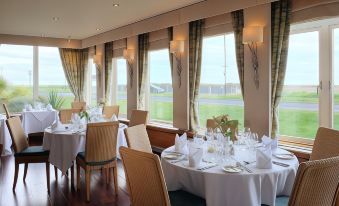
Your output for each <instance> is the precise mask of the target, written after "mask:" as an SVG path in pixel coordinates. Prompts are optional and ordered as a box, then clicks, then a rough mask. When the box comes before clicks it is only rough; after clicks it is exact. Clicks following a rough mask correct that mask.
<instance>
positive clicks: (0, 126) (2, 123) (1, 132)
mask: <svg viewBox="0 0 339 206" xmlns="http://www.w3.org/2000/svg"><path fill="white" fill-rule="evenodd" d="M0 144H2V145H3V150H2V154H1V156H5V155H10V154H12V149H11V146H12V139H11V136H10V134H9V131H8V128H7V125H6V116H5V115H1V114H0Z"/></svg>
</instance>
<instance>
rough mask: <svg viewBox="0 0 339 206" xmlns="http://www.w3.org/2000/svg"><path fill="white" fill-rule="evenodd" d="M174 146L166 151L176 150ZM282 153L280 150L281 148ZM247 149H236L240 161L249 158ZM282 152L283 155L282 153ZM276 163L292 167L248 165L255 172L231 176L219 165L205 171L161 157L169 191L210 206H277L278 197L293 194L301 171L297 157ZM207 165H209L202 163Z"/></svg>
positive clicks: (186, 162) (186, 163) (236, 155)
mask: <svg viewBox="0 0 339 206" xmlns="http://www.w3.org/2000/svg"><path fill="white" fill-rule="evenodd" d="M173 150H174V147H170V148H168V149H166V150H165V151H164V152H163V153H162V156H163V155H164V154H166V151H173ZM279 150H280V149H279ZM246 152H247V151H245V150H236V153H235V158H236V159H237V160H238V161H240V162H241V161H244V159H242V158H243V157H245V156H246V155H244V154H241V153H246ZM280 152H284V151H283V150H280ZM273 160H274V161H277V162H283V163H286V164H289V165H290V166H289V167H282V166H278V165H273V168H272V169H256V163H252V164H249V165H247V167H248V168H249V169H251V170H252V171H253V173H248V172H246V171H243V172H241V173H236V174H231V173H226V172H224V171H223V170H222V168H221V166H216V167H214V168H210V169H207V170H204V171H198V170H196V169H194V168H189V167H188V161H182V162H177V163H171V162H170V161H168V160H166V159H164V158H162V159H161V163H162V168H163V171H164V176H165V180H166V185H167V189H168V190H169V191H175V190H179V189H182V190H185V191H188V192H190V193H192V194H195V195H197V196H200V197H202V198H205V200H206V203H207V205H208V206H251V205H253V206H259V205H260V204H267V205H271V206H274V205H275V199H276V196H277V195H290V193H291V191H292V187H293V183H294V179H295V175H296V171H297V168H298V165H299V164H298V160H297V158H296V157H294V159H292V160H280V159H279V160H278V159H275V158H273ZM203 164H207V163H203Z"/></svg>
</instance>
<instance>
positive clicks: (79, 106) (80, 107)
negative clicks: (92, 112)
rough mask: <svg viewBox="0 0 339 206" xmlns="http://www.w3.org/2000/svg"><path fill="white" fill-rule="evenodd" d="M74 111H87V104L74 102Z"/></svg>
mask: <svg viewBox="0 0 339 206" xmlns="http://www.w3.org/2000/svg"><path fill="white" fill-rule="evenodd" d="M72 109H81V110H84V109H86V102H79V101H74V102H72Z"/></svg>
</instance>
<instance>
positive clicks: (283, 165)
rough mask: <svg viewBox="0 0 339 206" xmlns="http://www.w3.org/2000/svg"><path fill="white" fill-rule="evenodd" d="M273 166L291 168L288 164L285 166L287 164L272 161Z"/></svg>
mask: <svg viewBox="0 0 339 206" xmlns="http://www.w3.org/2000/svg"><path fill="white" fill-rule="evenodd" d="M272 163H273V164H275V165H279V166H282V167H289V166H290V165H288V164H285V163H282V162H276V161H272Z"/></svg>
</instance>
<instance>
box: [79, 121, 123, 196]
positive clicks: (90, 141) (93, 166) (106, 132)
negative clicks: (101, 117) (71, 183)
mask: <svg viewBox="0 0 339 206" xmlns="http://www.w3.org/2000/svg"><path fill="white" fill-rule="evenodd" d="M118 129H119V122H117V121H114V122H100V123H89V124H87V131H86V143H85V144H86V145H85V152H80V153H79V154H78V155H77V157H76V165H77V189H78V190H80V167H81V168H82V169H84V170H85V182H86V200H87V201H90V185H91V183H90V180H91V172H92V171H93V170H101V169H103V170H105V171H106V184H109V183H110V182H111V174H112V171H113V176H114V190H115V194H116V195H117V194H118V173H117V169H118V168H117V157H116V151H117V149H116V144H117V134H118Z"/></svg>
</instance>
